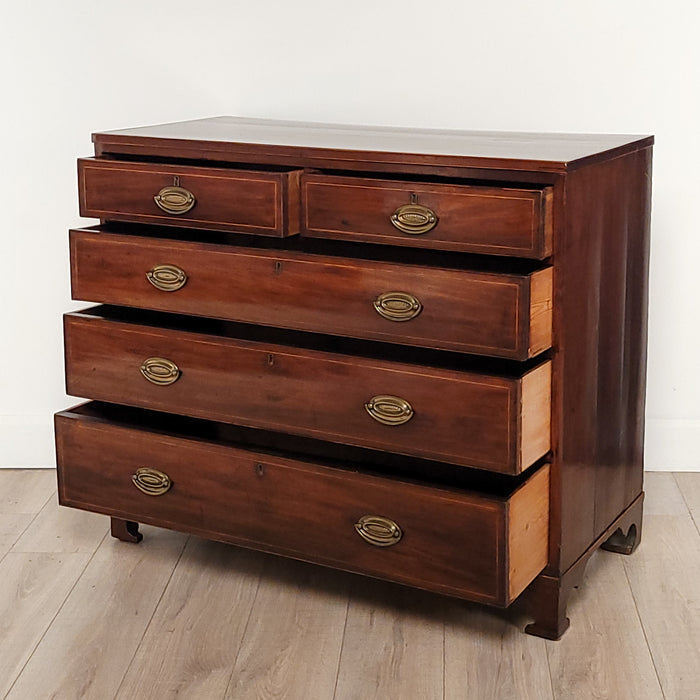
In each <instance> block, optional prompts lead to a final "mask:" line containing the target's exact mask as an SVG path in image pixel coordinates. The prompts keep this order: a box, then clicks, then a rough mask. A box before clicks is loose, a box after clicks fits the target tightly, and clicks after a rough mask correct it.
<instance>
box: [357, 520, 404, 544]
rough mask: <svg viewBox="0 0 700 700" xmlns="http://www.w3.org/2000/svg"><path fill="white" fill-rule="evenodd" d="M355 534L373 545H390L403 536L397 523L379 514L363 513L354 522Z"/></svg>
mask: <svg viewBox="0 0 700 700" xmlns="http://www.w3.org/2000/svg"><path fill="white" fill-rule="evenodd" d="M355 530H356V531H357V534H358V535H359V536H360V537H361V538H362V539H363V540H364V541H365V542H369V543H370V544H373V545H374V546H375V547H391V546H392V545H395V544H397V543H398V542H399V540H400V539H401V538H402V537H403V532H402V531H401V528H400V527H399V525H398V523H395V522H394V521H393V520H390V519H389V518H384V517H382V516H381V515H363V516H362V517H361V518H360V519H359V520H358V521H357V522H356V523H355Z"/></svg>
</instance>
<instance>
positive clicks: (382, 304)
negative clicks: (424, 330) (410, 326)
mask: <svg viewBox="0 0 700 700" xmlns="http://www.w3.org/2000/svg"><path fill="white" fill-rule="evenodd" d="M374 310H375V311H376V312H377V313H378V314H379V315H380V316H382V318H386V319H387V320H389V321H410V320H411V319H413V318H415V317H416V316H418V314H419V313H420V312H421V311H422V310H423V305H422V304H421V303H420V301H419V300H418V298H417V297H415V296H413V294H410V293H409V292H384V293H383V294H380V295H379V296H378V297H377V298H376V299H375V300H374Z"/></svg>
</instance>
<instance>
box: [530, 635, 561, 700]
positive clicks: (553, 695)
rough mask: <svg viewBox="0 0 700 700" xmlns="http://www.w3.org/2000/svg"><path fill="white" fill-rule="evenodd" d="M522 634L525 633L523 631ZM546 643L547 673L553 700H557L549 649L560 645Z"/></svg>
mask: <svg viewBox="0 0 700 700" xmlns="http://www.w3.org/2000/svg"><path fill="white" fill-rule="evenodd" d="M521 634H525V632H522V631H521ZM542 641H543V642H544V658H545V659H547V672H548V673H549V687H550V688H551V689H552V700H557V693H556V690H555V689H554V674H553V673H552V663H551V661H550V660H549V648H550V646H551V645H552V644H559V642H550V641H546V640H542Z"/></svg>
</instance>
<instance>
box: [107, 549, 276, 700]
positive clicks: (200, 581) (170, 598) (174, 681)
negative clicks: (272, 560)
mask: <svg viewBox="0 0 700 700" xmlns="http://www.w3.org/2000/svg"><path fill="white" fill-rule="evenodd" d="M262 564H263V557H262V556H260V555H255V554H253V553H251V552H247V551H246V550H243V549H239V548H237V547H229V546H226V545H223V544H220V543H215V542H207V541H205V540H200V539H196V538H192V539H190V541H189V542H188V544H187V547H186V549H185V551H184V553H183V555H182V557H181V559H180V561H179V562H178V565H177V569H176V570H175V573H174V574H173V576H172V579H171V580H170V582H169V583H168V586H167V588H166V589H165V593H164V594H163V598H162V600H161V601H160V603H159V604H158V608H157V610H156V612H155V614H154V615H153V619H152V620H151V622H150V624H149V625H148V629H147V630H146V634H145V635H144V637H143V639H142V640H141V642H140V644H139V647H138V650H137V651H136V654H135V655H134V658H133V661H132V662H131V665H130V666H129V669H128V671H127V672H126V675H125V676H124V680H123V682H122V684H121V686H120V687H119V691H118V692H117V694H116V698H119V700H126V699H127V698H129V699H133V700H140V699H141V698H142V697H143V691H144V688H146V687H148V688H149V692H150V693H151V695H152V696H153V697H154V698H158V700H167V699H168V698H223V696H224V693H225V691H226V687H227V684H228V682H229V677H230V675H231V668H232V667H233V664H234V663H235V660H236V657H237V655H238V650H239V647H240V644H241V639H242V638H243V634H244V632H245V630H246V627H247V626H248V624H249V620H250V616H251V610H252V606H253V601H254V599H255V595H256V591H257V588H258V581H259V578H260V569H261V567H262ZM253 624H254V623H253ZM266 631H267V633H268V634H269V633H270V631H271V629H270V628H267V629H266Z"/></svg>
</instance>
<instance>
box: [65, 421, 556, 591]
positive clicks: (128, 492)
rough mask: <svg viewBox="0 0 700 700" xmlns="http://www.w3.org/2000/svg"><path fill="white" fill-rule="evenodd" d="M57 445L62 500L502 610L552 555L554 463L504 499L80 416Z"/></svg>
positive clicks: (66, 427)
mask: <svg viewBox="0 0 700 700" xmlns="http://www.w3.org/2000/svg"><path fill="white" fill-rule="evenodd" d="M56 440H57V455H58V469H59V497H60V501H61V503H62V504H64V505H70V506H77V507H82V508H86V509H89V510H92V511H98V512H103V513H106V514H109V515H113V516H116V517H121V518H125V519H128V520H134V521H137V522H144V523H151V524H155V525H159V526H164V527H170V528H173V529H178V530H183V531H189V532H193V533H195V534H199V535H203V536H206V537H211V538H214V539H219V540H224V541H229V542H234V543H238V544H242V545H244V546H249V547H252V548H257V549H263V550H267V551H273V552H276V553H280V554H284V555H287V556H291V557H295V558H298V559H304V560H307V561H313V562H318V563H321V564H326V565H330V566H334V567H338V568H342V569H346V570H349V571H356V572H359V573H363V574H369V575H371V576H377V577H379V578H385V579H389V580H392V581H398V582H400V583H406V584H410V585H412V586H417V587H420V588H425V589H428V590H432V591H437V592H441V593H446V594H449V595H455V596H459V597H463V598H469V599H472V600H478V601H484V602H489V603H494V604H500V605H506V604H508V603H509V602H510V601H511V600H512V599H513V598H515V597H516V596H517V595H518V594H519V593H520V592H521V591H522V590H523V589H524V588H525V586H527V584H528V583H529V582H530V581H531V580H532V579H533V578H534V577H535V576H536V575H537V574H538V573H539V572H540V571H541V569H542V568H543V567H544V565H545V563H546V556H547V529H548V523H547V520H548V491H549V487H548V483H549V473H548V467H547V466H546V465H545V466H544V467H543V468H542V469H540V470H538V471H537V472H536V473H535V474H534V475H533V476H532V477H530V479H528V480H527V481H526V482H525V484H523V486H521V487H520V489H519V490H517V491H516V492H515V493H514V494H513V495H511V496H510V498H507V499H496V498H489V497H486V496H480V495H475V494H469V493H465V492H455V491H449V490H443V489H438V488H432V487H427V486H422V485H417V484H410V483H405V482H402V481H397V480H392V479H386V478H383V477H376V476H369V475H365V474H362V473H357V472H352V471H344V470H341V469H332V468H329V467H324V466H320V465H318V464H314V463H307V462H300V461H296V460H292V459H285V458H282V457H272V456H269V455H267V454H261V453H256V452H253V451H251V450H249V449H242V448H234V447H231V446H224V445H221V444H217V443H211V442H205V441H199V440H194V439H182V438H179V437H178V436H176V435H163V434H156V433H150V432H148V431H146V430H143V429H141V430H139V429H135V428H131V427H124V426H120V425H110V424H109V423H106V422H100V421H96V420H88V419H85V418H84V417H82V416H80V415H76V414H72V413H70V412H65V413H63V414H59V415H58V416H57V417H56ZM147 469H150V470H155V472H146V471H145V470H147ZM149 474H150V475H151V480H150V483H151V485H150V486H149V479H148V478H147V475H149ZM154 474H155V476H154ZM161 475H166V476H167V481H165V485H163V483H164V482H163V478H164V477H163V476H161ZM159 478H160V479H161V481H160V483H159V485H157V486H153V484H155V482H156V481H157V480H158V479H159ZM135 481H136V482H137V483H139V484H141V485H142V486H144V485H145V488H146V489H147V490H150V491H151V493H145V492H144V491H143V490H141V489H140V488H139V487H137V486H136V485H135V483H134V482H135Z"/></svg>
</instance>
